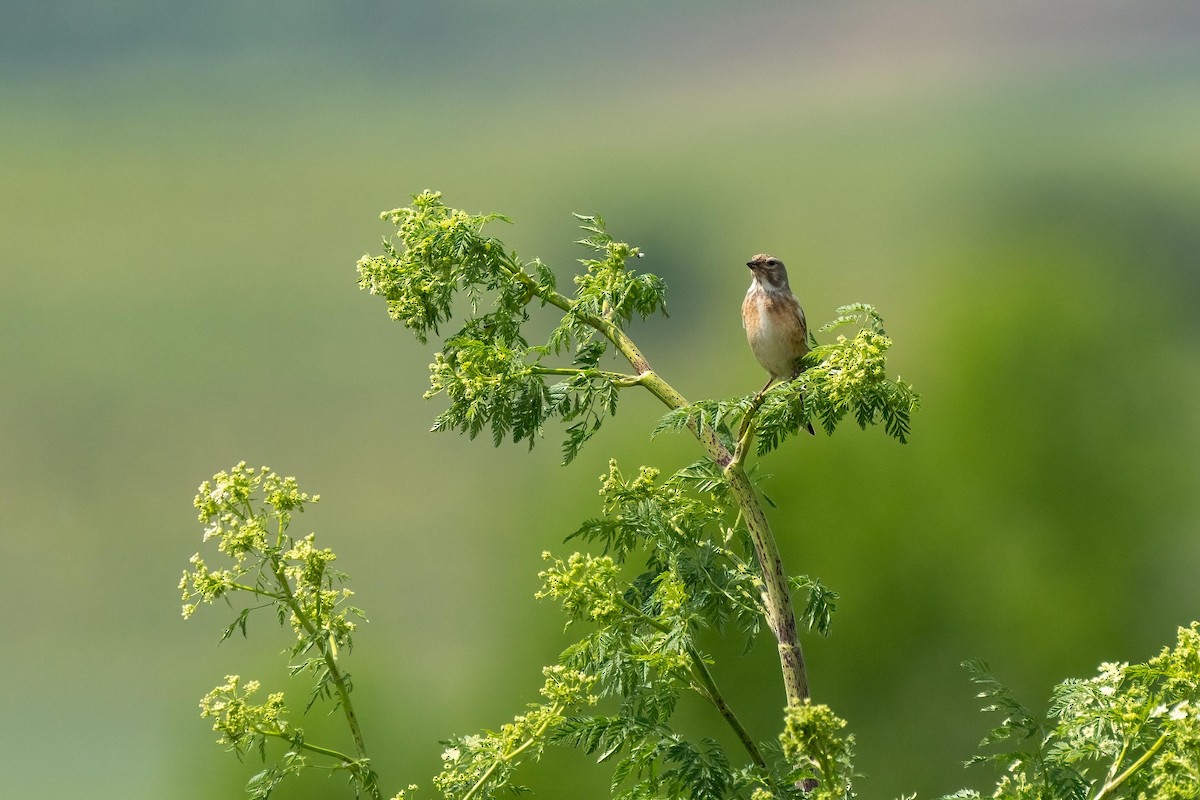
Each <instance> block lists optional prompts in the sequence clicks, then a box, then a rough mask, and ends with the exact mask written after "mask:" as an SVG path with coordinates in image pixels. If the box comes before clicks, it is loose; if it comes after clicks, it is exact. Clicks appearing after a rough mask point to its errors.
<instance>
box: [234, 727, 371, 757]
mask: <svg viewBox="0 0 1200 800" xmlns="http://www.w3.org/2000/svg"><path fill="white" fill-rule="evenodd" d="M258 733H261V734H262V735H263V736H274V737H275V738H277V739H283V740H284V741H285V742H288V743H290V744H291V745H292V746H293V747H299V748H300V749H301V750H308V751H309V752H312V753H317V754H319V755H323V756H327V757H329V758H332V759H334V760H336V761H340V762H342V763H343V764H346V765H350V764H353V763H355V759H354V757H353V756H348V755H346V754H345V753H339V752H338V751H337V750H331V749H330V748H328V747H321V746H320V745H315V744H309V743H308V742H304V741H301V742H297V741H296V740H295V739H293V738H292V737H290V736H288V735H287V734H285V733H280V732H278V731H264V730H259V731H258Z"/></svg>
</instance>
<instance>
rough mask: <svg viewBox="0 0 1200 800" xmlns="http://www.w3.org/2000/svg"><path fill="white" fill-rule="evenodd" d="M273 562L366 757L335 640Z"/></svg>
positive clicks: (356, 747)
mask: <svg viewBox="0 0 1200 800" xmlns="http://www.w3.org/2000/svg"><path fill="white" fill-rule="evenodd" d="M272 566H273V568H274V572H275V579H276V580H277V581H278V582H279V586H280V588H281V589H282V590H283V593H284V595H285V596H286V602H287V605H288V608H290V609H291V610H292V613H293V614H295V615H296V619H298V620H299V621H300V624H301V626H303V628H304V630H306V631H308V634H309V636H311V637H312V639H313V641H314V643H316V644H317V649H319V650H320V651H321V657H322V659H323V660H324V661H325V666H326V668H327V669H328V670H329V677H330V679H331V680H332V681H333V686H334V689H335V690H336V691H337V696H338V703H339V705H341V707H342V713H343V714H344V715H345V716H346V724H347V725H349V726H350V735H351V737H352V738H353V739H354V750H355V752H356V753H358V758H359V759H360V760H363V761H366V760H367V746H366V744H365V743H364V742H363V735H362V730H361V729H360V728H359V726H358V716H357V715H356V714H355V713H354V706H353V705H351V703H350V687H349V686H347V685H346V678H345V676H343V675H342V671H341V670H340V669H339V668H338V664H337V655H336V651H335V649H334V643H333V641H332V640H331V639H329V638H328V637H322V636H321V635H320V632H319V631H318V630H317V626H316V624H315V623H314V622H313V621H312V620H311V619H309V617H308V615H307V614H305V613H304V610H303V609H302V608H301V607H300V603H299V602H298V601H297V600H296V596H295V595H294V594H293V593H292V587H291V584H289V583H288V581H287V577H286V576H285V575H284V573H283V566H282V565H280V564H278V563H275V564H273V565H272ZM369 788H370V789H371V796H372V797H374V798H376V800H379V798H380V794H379V787H378V786H376V785H375V784H374V783H373V782H371V783H370V784H369Z"/></svg>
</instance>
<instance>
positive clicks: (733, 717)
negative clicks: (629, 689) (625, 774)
mask: <svg viewBox="0 0 1200 800" xmlns="http://www.w3.org/2000/svg"><path fill="white" fill-rule="evenodd" d="M615 599H616V601H617V605H619V606H621V608H623V609H625V610H626V611H628V612H629V613H631V614H633V615H634V616H636V617H637V618H638V619H640V620H641V621H642V622H644V623H646V624H647V625H649V626H650V627H652V628H654V629H655V630H657V631H660V632H661V633H670V632H671V627H670V626H669V625H666V624H664V623H662V622H659V621H658V620H656V619H655V618H654V617H651V616H650V615H649V614H647V613H645V612H644V611H642V610H641V609H640V608H638V607H637V606H635V605H633V604H632V603H630V602H628V601H626V600H625V599H623V598H620V597H617V598H615ZM687 653H688V658H690V659H691V661H692V673H693V675H694V676H695V677H696V678H697V679H698V680H699V685H694V687H693V688H695V689H696V691H697V692H699V694H700V696H701V697H703V698H704V699H706V700H708V701H709V702H710V703H712V704H713V706H715V707H716V709H717V711H718V712H719V713H720V714H721V716H722V717H724V718H725V721H726V722H728V723H729V727H730V728H732V729H733V732H734V734H735V735H736V736H737V737H738V741H740V742H741V743H742V746H743V747H745V748H746V752H747V753H748V754H749V755H750V760H751V761H753V762H754V764H755V766H758V767H761V768H763V769H767V762H766V759H764V758H763V755H762V752H760V751H759V749H758V745H757V744H755V742H754V738H753V737H752V736H751V735H750V732H749V731H747V730H746V728H745V726H744V725H742V721H741V720H740V719H738V717H737V714H735V713H734V712H733V709H732V708H730V707H729V703H727V702H725V696H724V695H723V694H721V690H720V689H719V688H717V682H716V680H715V679H714V678H713V676H712V672H711V671H710V670H709V668H708V664H706V663H705V661H704V657H703V656H701V655H700V652H699V651H698V650H696V648H695V646H693V645H691V644H689V645H687Z"/></svg>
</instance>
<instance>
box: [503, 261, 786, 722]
mask: <svg viewBox="0 0 1200 800" xmlns="http://www.w3.org/2000/svg"><path fill="white" fill-rule="evenodd" d="M506 267H507V269H508V270H509V271H510V274H511V275H512V276H513V278H515V279H516V280H519V281H521V282H522V283H523V284H525V286H526V288H527V289H528V290H529V291H530V292H531V293H533V294H535V295H537V296H538V297H540V298H541V299H542V300H544V301H545V302H547V303H549V304H551V305H553V306H555V307H557V308H560V309H562V310H563V311H565V312H567V313H568V314H576V315H578V316H579V318H580V319H582V320H583V321H584V322H586V323H587V324H588V325H590V326H592V327H593V328H595V329H596V330H597V331H599V332H600V333H601V334H603V335H604V337H605V338H606V339H608V340H609V341H610V342H612V343H613V345H614V346H615V347H616V348H617V350H618V351H619V352H620V353H621V355H623V356H624V357H625V359H626V360H627V361H628V362H629V363H630V365H631V366H632V367H633V368H634V371H636V372H637V383H638V384H639V385H641V386H644V387H646V389H647V390H648V391H649V392H650V393H651V394H652V395H654V396H655V397H657V398H658V399H659V400H661V401H662V403H663V404H664V405H666V406H667V407H668V408H671V409H676V408H682V407H683V406H686V405H688V401H687V399H686V398H684V396H683V395H681V394H680V393H679V392H678V391H676V389H675V388H674V387H673V386H671V384H669V383H667V382H666V381H665V380H663V379H662V377H661V376H659V375H658V374H657V373H656V372H655V371H654V370H653V369H652V368H651V367H650V362H649V360H648V359H647V358H646V357H645V356H644V355H643V354H642V351H641V350H639V349H638V347H637V345H636V344H634V342H633V340H632V339H630V338H629V337H628V336H627V335H626V334H625V332H624V331H623V330H621V329H620V328H619V327H617V326H616V325H615V324H613V322H612V321H611V320H609V319H607V318H605V317H595V316H592V315H588V314H580V312H579V311H577V310H576V309H575V304H574V303H573V302H572V301H571V299H570V298H568V297H567V296H565V295H563V294H560V293H559V292H556V291H548V290H542V289H540V288H539V287H538V285H537V282H536V281H534V279H533V278H532V277H531V276H530V275H529V274H528V273H526V272H525V270H524V269H522V268H521V267H520V265H519V264H508V265H506ZM756 402H757V403H758V404H761V402H762V401H761V399H758V398H756ZM756 408H757V406H755V409H756ZM752 415H753V411H750V412H748V416H752ZM748 424H749V423H745V422H744V423H743V427H745V426H746V425H748ZM689 427H690V429H691V431H692V433H693V434H694V435H695V436H696V438H697V439H698V440H699V441H700V444H701V445H702V446H703V447H704V449H705V451H706V452H707V453H708V455H709V457H710V458H712V460H713V461H715V462H716V463H717V464H719V465H720V466H721V469H722V470H723V472H724V474H725V480H726V482H727V483H728V484H729V488H730V490H731V491H732V493H733V496H734V499H735V500H736V501H737V504H738V507H739V508H740V509H741V511H742V516H743V518H744V519H745V521H746V528H747V530H749V532H750V539H751V541H752V542H753V543H754V552H755V555H756V556H757V558H758V564H759V568H760V570H761V575H762V588H761V592H762V600H763V608H764V610H765V616H766V618H767V625H768V627H770V629H771V632H772V633H773V634H775V640H776V642H777V643H778V646H779V663H780V667H781V669H782V671H783V686H784V694H785V695H786V697H787V704H788V705H798V704H800V703H802V702H803V701H804V700H805V699H807V698H808V696H809V687H808V671H807V669H806V667H805V665H804V651H803V650H802V649H801V647H800V638H799V636H798V635H797V630H796V614H795V612H794V611H793V609H792V597H791V592H790V591H789V590H788V584H787V573H786V572H785V571H784V568H783V560H782V558H780V555H779V547H778V545H777V544H776V543H775V536H774V535H773V534H772V533H771V525H770V523H769V522H768V521H767V515H766V511H765V510H764V509H763V506H762V502H761V501H760V500H759V497H758V494H757V492H755V491H754V486H753V485H752V484H751V483H750V479H749V478H748V477H747V476H746V472H745V470H744V469H743V468H742V458H743V457H744V456H745V449H746V448H747V447H748V446H749V440H750V438H751V431H752V429H753V425H750V427H749V428H746V429H745V430H743V431H742V432H740V438H741V440H742V441H740V442H739V443H738V444H737V446H736V449H737V452H736V455H735V453H731V452H730V450H729V448H728V447H726V446H725V444H724V443H722V442H721V440H720V438H718V436H717V434H716V431H714V430H713V429H712V428H710V427H709V426H707V425H700V424H698V423H697V422H695V421H694V420H693V421H691V422H690V423H689Z"/></svg>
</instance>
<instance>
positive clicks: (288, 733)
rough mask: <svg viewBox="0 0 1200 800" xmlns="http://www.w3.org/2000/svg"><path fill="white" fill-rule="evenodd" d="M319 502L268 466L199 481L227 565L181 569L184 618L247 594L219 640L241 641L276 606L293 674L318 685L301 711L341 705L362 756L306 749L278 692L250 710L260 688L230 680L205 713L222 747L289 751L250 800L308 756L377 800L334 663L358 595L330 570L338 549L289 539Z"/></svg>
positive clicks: (345, 644)
mask: <svg viewBox="0 0 1200 800" xmlns="http://www.w3.org/2000/svg"><path fill="white" fill-rule="evenodd" d="M319 499H320V498H319V496H318V495H312V496H310V495H308V494H305V493H304V492H301V491H300V489H299V487H298V486H297V484H296V480H295V478H284V477H280V476H279V475H277V474H276V473H274V472H271V471H270V470H269V469H267V468H266V467H262V468H261V469H258V470H256V469H254V468H253V467H247V466H246V463H245V462H241V463H239V464H238V465H236V466H235V467H233V469H231V470H230V471H228V472H224V471H222V472H218V473H217V474H216V475H214V476H213V478H212V480H211V481H205V482H204V483H202V484H201V485H200V490H199V493H198V494H197V495H196V499H195V506H196V508H197V509H199V511H200V514H199V519H200V522H201V523H202V524H203V525H204V526H205V527H204V541H205V542H209V541H212V540H216V542H217V551H218V552H219V553H220V554H221V555H222V556H223V557H224V559H225V560H226V562H227V564H228V565H227V566H224V567H221V568H218V569H212V568H210V567H209V566H208V565H207V564H206V563H205V561H204V559H203V558H201V556H200V554H199V553H197V554H195V555H193V556H192V558H191V564H192V569H191V570H190V571H187V570H185V571H184V573H183V578H182V579H181V580H180V582H179V588H180V590H181V592H182V593H183V601H184V606H183V616H184V618H189V617H191V616H192V614H194V613H195V611H196V610H197V608H198V607H199V605H200V603H213V602H215V601H217V600H219V599H224V600H227V601H229V602H231V603H232V596H233V595H238V594H243V595H247V596H248V597H249V598H251V600H250V603H251V605H247V606H246V607H244V608H242V610H241V611H240V612H239V613H238V615H237V616H236V617H235V618H234V620H233V622H232V623H231V624H230V625H229V626H228V627H226V628H225V630H224V633H223V634H222V637H221V639H222V641H223V640H224V639H227V638H229V636H231V635H232V634H233V632H234V631H241V633H242V635H243V636H245V635H246V631H247V623H248V620H249V617H250V615H251V613H252V612H253V611H255V610H261V609H267V608H273V609H274V610H275V615H276V618H277V621H278V623H279V625H281V626H283V625H287V626H289V627H290V628H291V630H292V633H293V634H295V637H296V642H295V644H294V645H293V646H292V647H291V648H290V650H289V651H288V653H289V655H290V656H291V657H292V658H293V659H295V660H294V661H293V663H292V664H291V666H290V667H289V670H290V671H291V673H292V674H293V675H295V674H300V673H307V674H309V675H311V676H312V679H313V687H312V691H311V693H310V695H309V699H308V703H307V705H306V707H305V710H306V711H307V710H308V709H309V708H311V707H312V705H313V704H314V703H315V702H316V701H318V700H320V699H332V700H333V702H334V708H335V710H336V709H338V708H340V709H341V710H342V712H343V714H344V715H345V716H346V719H347V722H348V724H349V726H350V729H351V733H352V735H353V738H354V742H355V747H356V750H357V754H356V755H355V756H349V755H345V754H343V753H339V752H337V751H334V750H329V749H328V748H324V747H320V746H317V745H313V744H311V743H309V742H307V741H306V740H305V737H304V731H303V730H302V729H300V728H296V727H293V726H291V725H289V724H288V723H287V722H286V721H285V720H284V715H285V713H286V706H285V703H284V696H283V694H282V693H273V694H271V695H270V697H269V698H268V700H267V702H266V703H265V704H262V705H252V704H250V703H249V702H248V697H249V696H250V695H252V694H254V693H255V692H256V691H257V690H258V688H259V682H258V681H250V682H249V683H247V684H245V686H244V687H241V688H239V683H240V679H239V678H238V676H236V675H232V676H227V677H226V679H225V683H224V684H222V685H221V686H218V687H217V688H216V689H214V690H213V691H212V692H210V693H209V694H207V695H206V696H205V697H204V699H203V700H201V702H200V707H201V716H202V717H206V718H208V717H211V718H213V719H214V723H213V730H215V731H217V732H218V733H219V734H220V737H219V738H218V740H217V742H218V744H223V745H226V746H227V748H228V749H229V750H232V751H234V752H236V753H237V754H238V756H239V757H241V756H244V755H246V754H247V753H249V752H251V751H256V752H258V754H259V755H260V757H262V759H263V760H264V761H265V760H266V756H267V752H266V741H267V739H268V738H275V739H280V740H283V741H284V742H286V743H287V744H288V750H287V752H285V753H284V754H283V756H282V757H281V758H280V760H279V761H278V762H276V763H275V764H273V765H271V766H269V767H268V768H267V769H266V770H264V771H263V772H261V773H259V774H258V775H255V776H254V777H253V778H252V779H251V780H250V782H249V783H248V784H247V791H248V792H249V793H250V795H251V796H252V797H254V798H265V797H267V796H269V795H270V794H271V792H272V791H273V790H274V788H275V787H276V786H277V785H278V784H279V782H280V781H282V780H283V779H284V778H285V777H287V776H288V775H291V774H295V773H297V772H299V771H300V770H301V769H303V768H305V767H309V766H312V765H311V764H310V763H309V762H308V760H307V758H306V756H305V753H311V754H319V755H321V756H322V757H323V763H324V762H325V761H329V760H332V762H333V765H334V767H333V768H335V769H343V770H346V771H347V773H348V775H349V779H350V782H351V784H352V785H353V786H354V790H355V794H356V796H357V795H358V794H359V793H360V792H365V793H367V794H368V795H370V796H371V797H378V789H377V787H376V778H375V774H374V772H372V770H371V768H370V763H369V761H368V760H367V758H366V753H365V749H364V747H363V744H362V735H361V733H360V732H359V729H358V723H357V721H356V719H355V717H354V711H353V708H352V707H351V704H350V691H351V689H352V684H351V681H350V675H349V673H346V672H344V671H343V670H342V669H341V667H340V666H339V664H338V654H339V652H340V651H341V650H346V651H349V650H350V649H351V647H352V645H353V634H354V631H355V629H356V623H355V622H354V620H353V619H352V618H353V617H358V618H361V617H362V611H361V610H359V609H358V608H355V607H354V606H351V605H349V604H347V602H346V601H347V600H349V598H350V597H351V596H352V595H353V592H351V591H350V590H349V589H346V588H338V587H337V586H335V584H340V583H342V582H344V580H345V575H343V574H342V573H341V572H338V571H336V570H334V569H332V568H331V566H330V564H331V563H332V562H333V561H334V560H335V559H336V556H335V555H334V553H333V551H332V550H329V549H319V548H317V546H316V537H315V535H314V534H309V535H307V536H305V537H303V538H301V539H295V538H293V537H292V536H290V535H289V534H288V527H289V526H290V524H291V521H292V517H293V515H294V514H295V513H297V512H303V511H304V506H305V505H306V504H308V503H315V502H317V501H318V500H319Z"/></svg>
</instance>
